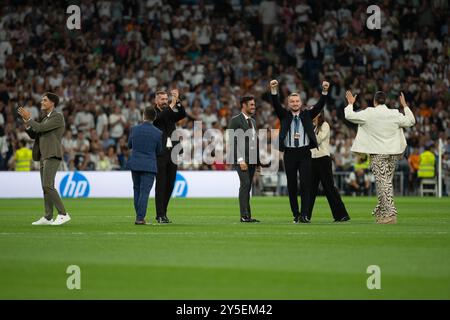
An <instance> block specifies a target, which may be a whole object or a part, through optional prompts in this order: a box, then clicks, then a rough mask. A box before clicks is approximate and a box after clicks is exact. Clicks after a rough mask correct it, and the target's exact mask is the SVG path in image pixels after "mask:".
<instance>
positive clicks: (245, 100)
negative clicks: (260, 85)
mask: <svg viewBox="0 0 450 320" xmlns="http://www.w3.org/2000/svg"><path fill="white" fill-rule="evenodd" d="M252 100H255V97H254V96H243V97H241V99H240V103H241V108H242V105H243V104H244V103H247V102H249V101H252Z"/></svg>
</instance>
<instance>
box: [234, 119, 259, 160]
mask: <svg viewBox="0 0 450 320" xmlns="http://www.w3.org/2000/svg"><path fill="white" fill-rule="evenodd" d="M250 119H251V121H252V123H253V128H255V130H256V121H255V119H253V118H250ZM228 129H232V130H234V131H236V130H238V129H242V130H243V131H244V133H247V137H246V139H245V140H242V139H241V140H239V139H237V138H236V136H232V135H230V136H229V137H228V141H229V143H233V150H234V154H233V162H234V163H238V162H239V159H241V158H242V159H243V160H244V161H245V162H246V163H247V164H248V163H250V160H254V159H250V151H251V149H253V150H254V149H255V148H256V154H254V155H256V162H257V163H259V149H258V147H259V146H258V132H255V140H252V139H250V136H251V131H247V130H249V129H250V127H249V125H248V123H247V120H246V119H245V116H244V115H243V114H242V112H241V113H240V114H238V115H237V116H235V117H233V118H232V119H231V121H230V125H229V127H228ZM235 133H236V132H235ZM230 134H231V133H230ZM228 150H231V149H228ZM252 162H253V161H252ZM253 164H255V163H253Z"/></svg>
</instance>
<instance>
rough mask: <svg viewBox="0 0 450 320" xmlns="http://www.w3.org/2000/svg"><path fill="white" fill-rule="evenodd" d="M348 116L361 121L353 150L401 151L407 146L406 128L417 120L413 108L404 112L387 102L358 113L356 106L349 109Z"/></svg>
mask: <svg viewBox="0 0 450 320" xmlns="http://www.w3.org/2000/svg"><path fill="white" fill-rule="evenodd" d="M345 118H346V119H347V120H348V121H350V122H353V123H355V124H358V133H357V134H356V138H355V141H354V142H353V147H352V149H351V151H353V152H358V153H368V154H401V153H403V152H404V151H405V148H406V139H405V135H404V133H403V128H407V127H411V126H413V125H414V124H415V123H416V120H415V118H414V115H413V113H412V111H411V109H410V108H408V107H406V108H405V114H404V115H403V114H402V113H400V112H399V111H398V110H397V109H389V108H388V107H387V106H386V105H385V104H382V105H378V106H376V107H375V108H367V109H365V110H362V111H358V112H355V111H354V110H353V105H351V104H349V105H348V106H347V107H346V108H345Z"/></svg>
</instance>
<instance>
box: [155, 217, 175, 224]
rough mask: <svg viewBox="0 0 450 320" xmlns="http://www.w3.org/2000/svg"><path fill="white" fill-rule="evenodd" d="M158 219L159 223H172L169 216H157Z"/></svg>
mask: <svg viewBox="0 0 450 320" xmlns="http://www.w3.org/2000/svg"><path fill="white" fill-rule="evenodd" d="M156 221H157V222H158V223H172V222H171V221H170V220H169V218H167V217H166V216H164V217H156Z"/></svg>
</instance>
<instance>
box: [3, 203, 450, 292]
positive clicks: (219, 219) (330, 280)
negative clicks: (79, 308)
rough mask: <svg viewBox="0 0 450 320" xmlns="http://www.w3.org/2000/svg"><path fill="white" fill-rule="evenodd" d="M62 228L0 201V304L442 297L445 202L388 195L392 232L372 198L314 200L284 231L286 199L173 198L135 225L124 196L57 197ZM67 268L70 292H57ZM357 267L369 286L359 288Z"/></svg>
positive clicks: (449, 221)
mask: <svg viewBox="0 0 450 320" xmlns="http://www.w3.org/2000/svg"><path fill="white" fill-rule="evenodd" d="M64 202H65V204H66V207H67V209H68V211H69V212H70V213H71V216H72V221H70V222H69V223H68V224H67V225H63V226H60V227H53V226H31V222H32V221H34V220H35V219H37V218H39V217H40V215H41V212H42V210H43V203H42V200H40V199H33V200H18V199H16V200H14V199H11V200H0V298H1V299H22V298H27V299H295V300H297V299H450V234H449V231H450V199H448V198H445V199H436V198H396V205H397V208H398V210H399V217H398V221H399V223H398V224H397V225H377V224H375V223H374V221H373V217H372V216H371V214H370V213H371V210H372V208H373V207H374V206H375V203H376V199H375V198H344V202H345V204H346V206H347V208H348V210H349V212H350V215H351V217H352V220H351V221H350V222H349V223H343V224H335V223H332V222H331V220H332V218H331V214H330V211H329V208H328V204H327V202H326V199H325V198H323V197H321V198H319V199H318V200H317V202H316V207H315V210H314V215H313V223H312V224H310V225H303V224H299V225H294V224H293V223H292V219H291V214H290V210H289V204H288V199H287V198H284V197H274V198H272V197H266V198H262V197H261V198H258V197H255V198H253V199H252V206H253V207H252V210H253V215H254V216H255V217H256V218H258V219H260V220H262V223H260V224H241V223H239V222H238V203H237V199H173V200H172V202H171V204H170V214H169V217H170V218H171V219H172V220H173V221H174V223H173V224H170V225H156V224H154V222H153V221H154V219H153V218H154V202H153V200H151V201H150V202H149V215H148V216H147V217H148V218H149V217H151V218H152V223H153V225H150V226H135V225H134V224H133V222H134V212H133V207H132V200H131V199H113V200H110V199H65V200H64ZM69 265H78V266H79V267H80V269H81V290H68V289H67V287H66V280H67V278H68V277H69V275H68V274H67V273H66V269H67V267H68V266H69ZM369 265H378V266H379V267H380V269H381V289H380V290H369V289H368V288H367V285H366V282H367V278H368V277H369V276H370V274H368V273H367V267H368V266H369Z"/></svg>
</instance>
